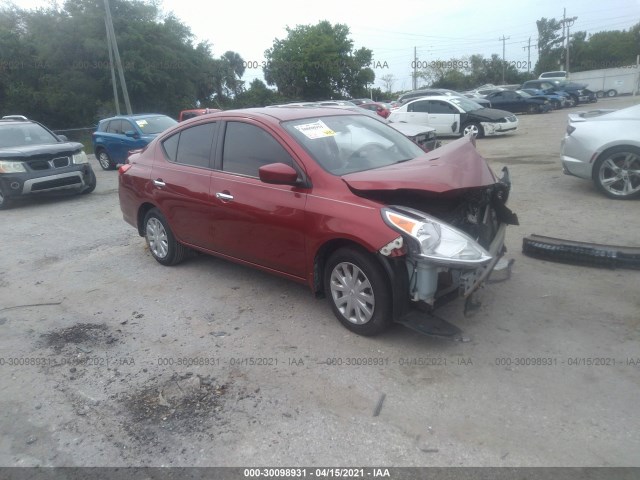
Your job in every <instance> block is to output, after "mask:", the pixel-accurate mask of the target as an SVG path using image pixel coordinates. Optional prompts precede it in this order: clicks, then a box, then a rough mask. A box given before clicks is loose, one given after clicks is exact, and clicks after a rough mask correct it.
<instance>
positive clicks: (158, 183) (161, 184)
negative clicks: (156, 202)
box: [153, 178, 167, 187]
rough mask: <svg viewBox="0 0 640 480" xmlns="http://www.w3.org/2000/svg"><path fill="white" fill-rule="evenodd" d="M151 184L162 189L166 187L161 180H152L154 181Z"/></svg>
mask: <svg viewBox="0 0 640 480" xmlns="http://www.w3.org/2000/svg"><path fill="white" fill-rule="evenodd" d="M153 184H154V185H155V186H156V187H164V186H166V185H167V184H166V183H164V182H163V181H162V179H161V178H158V179H156V180H154V181H153Z"/></svg>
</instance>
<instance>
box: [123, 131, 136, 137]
mask: <svg viewBox="0 0 640 480" xmlns="http://www.w3.org/2000/svg"><path fill="white" fill-rule="evenodd" d="M124 134H125V135H126V136H127V137H130V138H140V135H138V132H136V131H135V130H127V131H126V132H124Z"/></svg>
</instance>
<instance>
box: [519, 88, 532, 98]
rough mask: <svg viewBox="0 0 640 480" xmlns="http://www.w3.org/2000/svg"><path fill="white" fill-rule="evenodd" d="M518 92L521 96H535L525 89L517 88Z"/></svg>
mask: <svg viewBox="0 0 640 480" xmlns="http://www.w3.org/2000/svg"><path fill="white" fill-rule="evenodd" d="M516 93H518V94H520V96H521V97H524V98H529V97H532V96H533V95H531V94H530V93H528V92H525V91H524V90H516Z"/></svg>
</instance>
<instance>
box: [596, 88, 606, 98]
mask: <svg viewBox="0 0 640 480" xmlns="http://www.w3.org/2000/svg"><path fill="white" fill-rule="evenodd" d="M596 97H598V98H602V97H604V92H603V91H602V90H598V91H597V92H596Z"/></svg>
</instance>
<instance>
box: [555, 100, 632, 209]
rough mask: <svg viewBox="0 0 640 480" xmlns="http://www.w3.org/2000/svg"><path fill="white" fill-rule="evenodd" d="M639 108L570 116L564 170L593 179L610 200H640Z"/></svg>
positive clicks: (564, 141) (563, 142)
mask: <svg viewBox="0 0 640 480" xmlns="http://www.w3.org/2000/svg"><path fill="white" fill-rule="evenodd" d="M639 132H640V105H634V106H633V107H628V108H623V109H622V110H617V111H610V110H595V111H591V112H580V113H577V114H570V115H569V124H568V125H567V133H566V135H565V137H564V138H563V139H562V147H561V154H562V170H563V171H564V173H566V174H567V175H575V176H576V177H580V178H587V179H593V182H594V183H595V185H596V187H598V189H599V190H600V191H601V192H602V193H603V194H605V195H606V196H607V197H609V198H615V199H621V200H625V199H631V198H638V197H640V133H639Z"/></svg>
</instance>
